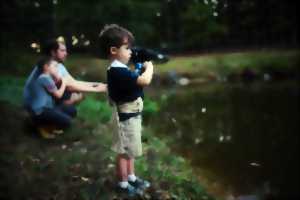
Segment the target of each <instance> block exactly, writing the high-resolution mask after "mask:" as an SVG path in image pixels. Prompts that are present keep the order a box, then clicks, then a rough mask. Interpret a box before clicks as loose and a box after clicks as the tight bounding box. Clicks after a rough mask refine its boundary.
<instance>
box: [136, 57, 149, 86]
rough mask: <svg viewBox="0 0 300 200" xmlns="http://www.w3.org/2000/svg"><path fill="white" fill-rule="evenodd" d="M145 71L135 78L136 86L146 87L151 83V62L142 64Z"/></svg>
mask: <svg viewBox="0 0 300 200" xmlns="http://www.w3.org/2000/svg"><path fill="white" fill-rule="evenodd" d="M144 68H145V71H144V73H142V74H141V75H140V76H139V77H138V78H137V84H138V85H140V86H146V85H149V84H150V83H151V80H152V76H153V64H152V62H145V63H144Z"/></svg>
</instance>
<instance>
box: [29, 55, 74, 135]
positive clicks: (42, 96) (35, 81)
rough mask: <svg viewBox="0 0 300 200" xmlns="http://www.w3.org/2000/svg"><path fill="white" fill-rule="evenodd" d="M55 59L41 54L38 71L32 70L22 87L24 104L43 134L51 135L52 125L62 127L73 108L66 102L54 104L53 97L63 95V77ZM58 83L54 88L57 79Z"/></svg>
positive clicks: (72, 114)
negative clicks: (65, 103) (59, 72)
mask: <svg viewBox="0 0 300 200" xmlns="http://www.w3.org/2000/svg"><path fill="white" fill-rule="evenodd" d="M57 64H58V63H57V62H56V61H55V60H53V59H52V58H51V57H45V58H42V59H41V60H40V61H39V62H38V64H37V68H36V70H37V73H35V74H32V75H31V76H30V77H29V78H28V79H27V81H26V84H25V87H24V104H25V108H26V109H27V110H28V112H29V113H30V115H31V117H32V120H33V122H34V123H35V124H36V125H37V127H38V130H39V132H40V134H41V136H42V137H43V138H47V139H50V138H54V137H55V135H54V132H53V131H54V128H53V126H56V127H55V128H59V129H63V128H67V127H69V126H70V124H71V120H72V118H73V117H75V115H76V110H75V109H74V108H73V107H71V106H68V105H63V104H62V105H59V106H56V105H55V99H59V98H61V97H62V96H63V94H64V92H65V89H66V79H64V78H60V76H59V74H58V70H57ZM58 81H59V82H60V83H59V85H60V87H59V88H57V86H56V85H57V82H58Z"/></svg>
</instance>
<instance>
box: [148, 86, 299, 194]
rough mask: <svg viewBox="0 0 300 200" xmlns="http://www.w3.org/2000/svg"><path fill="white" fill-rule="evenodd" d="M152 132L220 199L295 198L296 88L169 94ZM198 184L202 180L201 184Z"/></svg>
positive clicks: (196, 89) (198, 90)
mask: <svg viewBox="0 0 300 200" xmlns="http://www.w3.org/2000/svg"><path fill="white" fill-rule="evenodd" d="M159 116H160V117H159V119H158V120H157V121H154V122H152V123H153V124H154V126H156V128H157V132H158V133H160V134H165V135H166V136H168V137H171V138H173V139H172V140H173V142H172V144H170V146H171V147H172V148H173V149H174V150H176V151H177V152H179V153H181V154H183V155H184V156H185V157H187V158H188V159H189V160H191V163H192V165H193V166H194V167H195V171H196V173H197V175H198V176H199V177H200V180H203V181H207V185H209V187H210V189H211V190H214V192H215V193H218V194H219V195H221V196H223V197H225V196H226V195H227V196H228V195H231V197H237V196H239V197H243V196H244V197H247V196H249V195H250V196H251V195H252V196H253V195H254V196H255V198H260V199H262V197H264V198H266V197H268V198H269V199H281V198H285V199H286V198H295V197H299V196H300V195H299V192H298V188H299V186H300V184H299V158H298V156H297V154H298V148H299V124H298V122H299V86H298V85H297V83H293V82H280V83H272V84H270V83H254V84H248V85H244V84H234V85H233V84H217V83H216V84H209V85H206V86H203V85H202V86H198V87H191V88H187V87H184V88H182V89H176V90H172V94H170V96H169V97H168V100H167V103H166V104H165V105H164V106H163V108H162V110H161V113H159ZM201 178H202V179H201Z"/></svg>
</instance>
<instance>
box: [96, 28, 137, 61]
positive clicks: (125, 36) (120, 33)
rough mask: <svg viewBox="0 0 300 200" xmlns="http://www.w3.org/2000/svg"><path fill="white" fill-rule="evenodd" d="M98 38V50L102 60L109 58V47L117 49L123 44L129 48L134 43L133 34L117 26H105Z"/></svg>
mask: <svg viewBox="0 0 300 200" xmlns="http://www.w3.org/2000/svg"><path fill="white" fill-rule="evenodd" d="M99 37H100V49H101V53H102V54H103V56H104V58H108V57H109V55H110V48H111V47H117V48H119V47H121V46H122V45H124V44H128V45H129V46H131V45H132V44H133V42H134V36H133V34H132V33H131V32H130V31H128V30H127V29H125V28H123V27H121V26H119V25H117V24H109V25H105V26H104V28H103V29H102V30H101V32H100V35H99Z"/></svg>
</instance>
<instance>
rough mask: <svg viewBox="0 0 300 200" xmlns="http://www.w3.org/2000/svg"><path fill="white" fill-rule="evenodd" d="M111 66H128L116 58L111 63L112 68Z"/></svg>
mask: <svg viewBox="0 0 300 200" xmlns="http://www.w3.org/2000/svg"><path fill="white" fill-rule="evenodd" d="M111 67H121V68H128V67H127V65H125V64H123V63H121V62H120V61H118V60H114V61H113V62H112V63H111V64H110V66H109V68H111Z"/></svg>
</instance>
